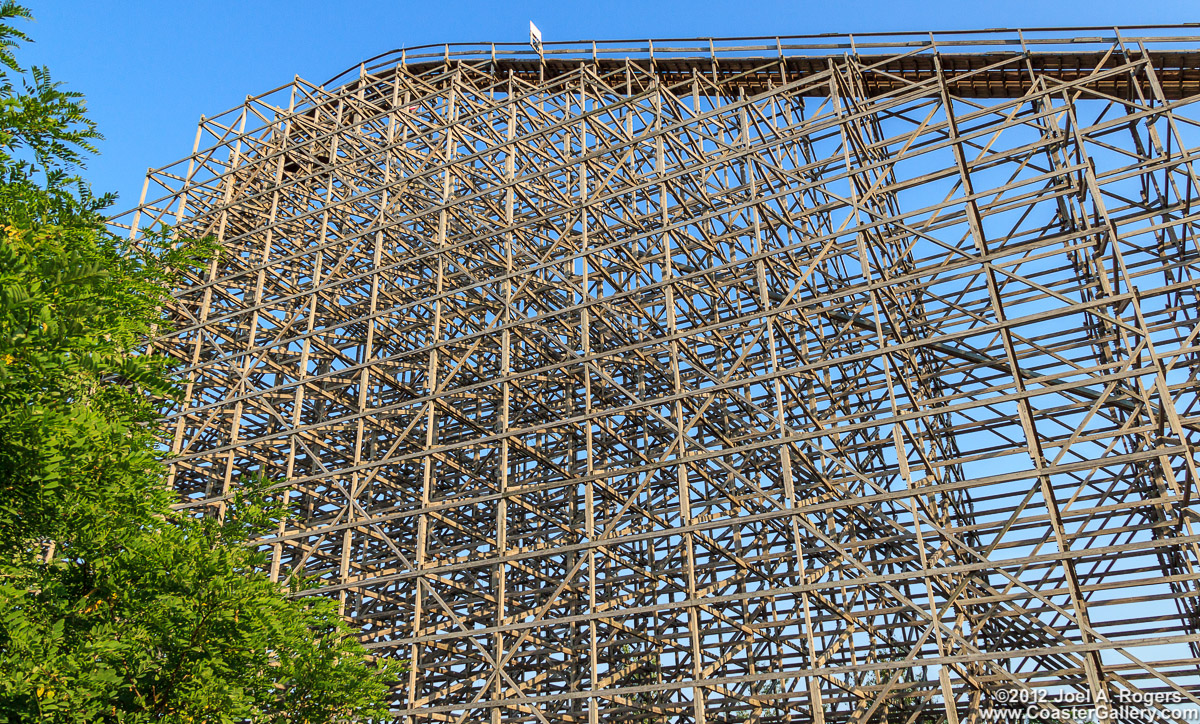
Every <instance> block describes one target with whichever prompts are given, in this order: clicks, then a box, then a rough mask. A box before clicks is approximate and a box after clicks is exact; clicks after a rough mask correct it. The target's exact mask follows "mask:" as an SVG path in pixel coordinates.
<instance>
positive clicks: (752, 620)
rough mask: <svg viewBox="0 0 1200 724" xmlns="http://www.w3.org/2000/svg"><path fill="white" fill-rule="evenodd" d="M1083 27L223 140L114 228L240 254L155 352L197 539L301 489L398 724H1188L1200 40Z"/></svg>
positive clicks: (333, 114)
mask: <svg viewBox="0 0 1200 724" xmlns="http://www.w3.org/2000/svg"><path fill="white" fill-rule="evenodd" d="M1160 30H1162V29H1160ZM1094 32H1099V31H1094V30H1087V29H1085V30H1083V31H1078V32H1076V31H1066V30H1057V31H1020V32H1018V31H988V32H980V33H943V34H934V35H929V34H926V35H924V36H887V37H875V36H853V37H852V36H846V37H838V36H820V37H811V38H771V39H733V40H716V39H714V40H708V39H705V40H704V41H702V42H701V41H662V40H655V41H653V42H652V43H648V44H643V45H636V44H634V45H632V46H631V45H630V44H629V43H620V42H618V43H609V44H604V43H597V42H592V41H587V42H580V43H559V44H556V43H550V42H547V43H546V44H545V46H544V54H543V55H541V56H539V55H537V54H534V53H533V52H532V51H531V50H529V49H525V50H521V49H519V48H516V47H514V46H497V45H476V46H453V45H446V46H438V47H437V48H436V49H434V50H431V51H430V52H428V53H423V52H421V50H420V49H411V48H410V49H405V50H404V51H396V52H395V53H391V54H387V55H385V56H383V57H380V58H377V59H373V60H372V61H369V62H367V63H364V64H362V65H360V66H356V67H355V70H354V72H352V73H347V74H345V75H343V76H341V77H339V78H336V79H334V80H332V81H330V82H328V83H326V84H323V85H316V84H312V83H308V82H306V81H303V80H300V79H296V80H295V81H294V82H292V83H289V84H287V85H286V86H283V87H282V88H279V89H276V90H274V91H271V92H269V93H266V94H264V95H261V96H256V97H252V98H249V99H247V101H246V102H245V103H244V104H243V105H241V106H239V107H237V108H235V109H233V110H231V111H229V112H227V113H224V114H220V115H217V116H214V117H211V118H204V119H202V120H201V123H200V129H199V136H198V139H197V143H196V146H195V150H194V152H193V153H192V154H191V155H189V156H188V157H187V158H185V159H183V160H182V161H180V162H178V163H176V164H173V165H171V166H167V167H164V168H161V169H157V170H154V171H151V172H150V174H149V178H148V186H147V189H148V195H146V196H144V197H143V202H142V204H141V205H140V206H139V207H138V208H137V209H135V210H133V211H132V212H130V213H129V214H127V215H123V216H121V217H117V218H115V219H113V220H112V223H113V226H114V228H118V229H122V230H123V232H124V233H127V234H130V235H131V236H133V237H135V238H136V237H139V235H140V234H141V233H142V230H143V229H146V228H150V227H154V226H156V225H157V224H159V223H160V222H164V221H170V222H177V227H176V228H177V232H176V233H178V234H180V235H184V236H204V235H212V236H214V237H216V238H217V239H218V240H219V242H220V244H221V246H222V248H223V250H224V251H223V254H222V256H221V257H220V258H219V259H218V260H216V261H214V263H212V264H211V265H209V266H208V267H207V268H206V269H205V270H204V273H202V274H197V275H194V276H192V277H189V278H188V279H186V281H185V283H184V284H183V285H182V286H181V287H180V288H179V289H178V290H177V293H176V295H175V304H174V306H173V308H172V309H171V313H172V316H173V318H174V320H175V323H176V326H175V329H174V330H173V331H171V332H169V333H167V334H165V335H164V336H162V337H161V338H160V339H158V340H156V342H155V346H156V349H157V350H158V351H161V352H162V353H166V354H169V355H171V356H173V357H175V358H177V359H178V360H179V361H180V364H181V369H182V371H183V374H184V375H185V376H186V380H187V387H186V398H185V399H184V400H183V401H182V402H181V403H180V404H179V405H178V406H177V407H174V408H172V409H169V410H166V411H165V412H164V420H165V424H166V429H167V430H168V431H169V436H168V441H167V444H169V445H170V446H171V454H172V459H171V461H172V467H171V482H172V484H173V485H174V486H175V488H176V489H177V490H178V491H179V493H180V494H181V496H182V498H181V499H182V502H181V505H182V506H185V507H191V508H195V509H196V510H198V511H201V510H203V511H213V512H217V513H219V512H220V511H221V510H223V508H224V501H225V500H226V499H227V498H228V497H229V496H230V495H232V493H233V491H234V490H235V489H236V487H237V485H238V484H239V481H240V480H242V479H244V478H245V476H246V475H248V474H252V473H256V472H261V473H264V474H266V475H268V476H270V477H272V478H275V479H277V480H279V481H280V482H279V484H278V485H279V488H280V490H281V491H283V493H284V494H286V496H287V497H288V499H289V500H291V501H292V502H293V503H295V504H296V505H297V510H298V516H297V518H296V519H294V520H290V521H287V522H286V523H285V524H284V525H283V526H282V527H281V528H280V529H279V530H278V531H276V532H275V534H274V535H272V536H269V537H267V538H265V539H264V540H263V541H262V542H263V545H264V546H266V547H267V548H269V550H270V551H271V564H270V565H271V567H270V571H271V575H273V576H275V577H278V578H284V577H286V576H289V575H292V574H301V575H305V576H310V577H314V578H315V580H316V581H317V582H318V584H319V585H317V586H316V587H315V588H313V589H312V590H309V591H305V592H304V595H326V596H331V597H334V598H336V599H338V600H339V601H340V602H341V605H342V607H343V611H344V613H345V615H346V616H348V617H350V618H351V619H352V620H354V621H355V622H356V623H357V624H359V625H360V626H361V629H362V635H363V638H364V641H365V642H366V643H367V645H368V646H369V647H371V648H372V649H373V650H375V651H376V652H377V653H379V654H380V655H384V656H391V657H396V658H402V659H405V660H408V661H409V662H410V670H409V672H408V673H407V674H405V676H404V678H403V680H402V681H399V682H397V683H396V687H395V690H394V697H395V698H394V701H393V705H394V711H395V718H396V720H397V721H403V722H425V721H447V722H480V721H483V720H484V719H485V718H486V719H487V720H490V721H491V722H493V723H494V724H500V723H501V722H531V723H532V722H581V723H582V722H587V723H588V724H599V722H621V721H627V722H638V723H645V722H663V723H665V722H694V723H696V724H715V723H717V722H733V721H746V722H793V723H798V722H817V723H818V724H834V723H835V722H837V723H841V722H846V723H851V722H868V721H885V720H886V721H889V722H890V721H897V722H914V723H915V722H934V721H947V722H953V723H954V724H958V723H959V722H963V723H965V722H977V721H980V711H981V710H983V709H985V708H987V707H988V706H991V705H993V703H994V702H995V701H996V698H995V697H996V692H997V691H998V690H1000V689H1005V690H1010V691H1021V690H1036V689H1046V690H1049V691H1058V690H1070V691H1075V692H1078V693H1080V694H1081V695H1084V696H1087V697H1089V698H1090V699H1092V700H1100V699H1106V700H1108V701H1111V702H1119V701H1124V700H1126V699H1128V698H1129V697H1130V696H1132V695H1134V694H1138V693H1142V692H1158V693H1160V694H1170V695H1171V696H1173V697H1176V698H1177V700H1178V701H1180V702H1183V703H1185V704H1193V705H1196V706H1200V590H1198V586H1200V509H1198V508H1200V491H1197V490H1196V486H1197V484H1198V482H1197V478H1198V475H1197V465H1198V460H1197V450H1198V448H1200V299H1198V298H1197V294H1198V289H1200V234H1198V227H1200V183H1198V179H1197V170H1196V162H1197V158H1198V156H1200V105H1198V104H1197V103H1196V101H1197V100H1198V99H1200V37H1193V36H1189V35H1187V34H1186V33H1187V32H1194V30H1189V29H1187V28H1174V29H1166V30H1165V31H1163V32H1166V33H1167V34H1165V35H1157V36H1147V35H1145V34H1144V33H1143V34H1142V35H1139V34H1138V33H1140V32H1142V31H1141V30H1139V29H1132V30H1131V29H1106V30H1104V31H1103V32H1100V34H1099V35H1095V34H1091V33H1094ZM1113 721H1115V719H1113Z"/></svg>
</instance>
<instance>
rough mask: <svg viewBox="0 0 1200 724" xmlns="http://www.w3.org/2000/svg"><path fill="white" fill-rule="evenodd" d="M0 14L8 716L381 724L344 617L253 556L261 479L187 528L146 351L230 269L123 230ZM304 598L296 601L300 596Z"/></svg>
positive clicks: (263, 493) (382, 688) (202, 247)
mask: <svg viewBox="0 0 1200 724" xmlns="http://www.w3.org/2000/svg"><path fill="white" fill-rule="evenodd" d="M28 17H29V14H28V12H27V11H26V10H25V9H24V8H21V7H19V6H17V5H14V4H13V3H11V2H4V3H3V4H0V714H2V715H3V716H4V717H6V718H7V720H8V721H14V722H23V721H31V722H32V721H38V722H150V721H154V722H241V721H254V722H264V721H266V722H274V721H279V722H283V721H288V722H328V721H333V720H337V719H342V718H357V719H363V720H365V719H378V718H381V717H384V716H386V712H387V708H386V698H387V691H388V682H389V681H390V680H391V679H392V678H394V677H395V675H396V674H397V673H398V667H396V666H395V665H394V664H387V663H384V662H374V661H372V660H371V657H369V656H368V655H367V652H366V651H365V649H364V648H363V647H362V645H361V644H360V643H359V642H358V640H357V639H356V638H355V636H354V635H353V631H352V630H350V629H349V628H348V627H347V626H346V624H345V623H344V622H343V621H342V620H341V618H340V617H339V616H338V612H337V607H336V605H335V603H334V602H332V601H329V600H326V599H324V598H321V597H318V596H312V597H304V598H292V597H289V596H288V595H287V593H289V591H288V590H286V589H285V588H283V587H281V586H280V584H278V583H273V582H271V581H270V580H269V579H268V577H267V576H266V575H264V574H263V573H262V568H263V563H264V556H263V554H262V553H260V552H259V551H258V550H256V549H255V547H254V545H253V544H252V543H251V541H254V540H256V536H258V535H261V534H264V533H266V532H268V531H270V530H272V529H274V527H275V525H276V524H277V523H278V520H279V518H280V516H283V515H286V514H287V511H285V510H282V509H281V508H280V507H279V506H278V505H276V504H275V503H274V501H273V500H272V498H271V496H270V494H269V493H268V492H267V490H268V486H266V485H265V484H264V482H263V481H261V480H253V479H252V480H248V481H246V482H245V484H244V485H243V489H244V491H245V492H244V493H243V494H239V495H238V496H237V497H236V499H235V500H234V501H233V502H232V504H231V506H230V507H229V510H228V513H227V515H226V517H225V518H224V519H223V521H221V522H218V521H216V520H213V519H210V518H194V517H188V516H185V515H181V514H180V513H177V512H175V511H173V510H172V508H171V504H172V503H173V502H175V496H174V495H173V493H172V492H171V491H169V490H168V489H167V488H166V486H165V479H164V469H165V468H164V464H163V462H162V460H161V455H160V453H159V452H158V450H159V449H160V448H159V447H158V443H159V442H160V441H161V438H160V435H161V431H160V430H159V429H158V427H157V426H156V424H155V420H156V418H157V416H158V411H159V410H160V409H162V405H163V404H164V403H165V402H167V401H168V400H170V399H171V398H172V397H174V396H177V395H178V394H179V390H178V387H177V385H176V384H175V381H174V379H173V377H172V364H171V362H170V361H169V360H168V359H167V358H165V357H163V356H161V355H158V356H156V355H150V354H145V353H144V351H145V344H146V340H147V338H148V336H149V334H150V333H151V332H152V330H153V329H154V328H155V325H160V326H161V325H162V324H164V322H165V320H164V319H163V318H162V313H161V311H160V310H161V308H162V305H163V304H164V303H165V302H166V301H167V300H168V298H169V290H170V288H171V284H172V281H173V279H174V276H173V274H174V272H173V271H172V270H180V269H185V268H188V267H189V266H192V265H196V264H200V263H202V262H203V260H204V259H205V258H208V257H210V256H211V255H212V254H214V253H217V250H216V249H215V248H214V247H213V245H212V244H211V243H209V242H203V241H202V242H189V243H179V242H173V241H170V237H169V236H168V235H167V234H165V233H164V234H163V235H161V236H160V237H157V238H158V242H159V243H157V244H156V245H155V246H157V247H158V248H154V249H152V248H149V246H150V245H146V244H141V245H138V246H137V247H136V248H135V247H132V246H130V245H128V244H126V243H123V242H122V241H121V240H119V239H118V238H116V237H115V236H113V235H112V234H109V233H108V232H107V231H106V230H105V227H104V224H103V217H102V215H101V211H102V209H103V208H105V206H106V205H108V204H109V203H111V201H112V198H111V197H110V196H104V197H99V198H97V197H95V196H93V195H92V194H91V192H90V191H89V190H88V187H87V185H86V184H85V183H84V182H83V181H82V180H81V179H80V178H79V176H78V175H77V169H78V168H80V167H81V164H82V161H83V160H84V158H85V156H86V155H87V154H89V153H93V152H94V150H95V149H94V148H93V146H92V143H93V141H95V140H96V139H98V138H99V134H98V133H97V130H96V127H95V125H94V124H93V123H92V122H91V121H90V120H89V119H88V118H87V116H86V112H85V111H86V109H85V105H84V101H83V98H82V97H81V96H80V95H79V94H76V93H71V92H67V91H65V90H64V89H62V88H61V87H60V86H59V85H58V84H56V83H54V82H53V81H52V80H51V78H50V75H49V73H48V72H47V71H46V70H45V69H44V68H32V69H29V70H28V71H25V70H22V69H21V68H20V67H19V66H18V64H17V61H16V57H15V55H14V51H15V50H16V49H17V48H18V47H19V44H20V43H22V42H23V41H25V40H27V38H26V37H25V36H24V35H23V34H22V33H21V31H20V30H19V29H17V28H16V27H14V22H17V21H20V20H21V19H25V18H28ZM288 585H289V586H290V587H294V586H296V585H298V584H297V583H295V582H292V583H289V584H288Z"/></svg>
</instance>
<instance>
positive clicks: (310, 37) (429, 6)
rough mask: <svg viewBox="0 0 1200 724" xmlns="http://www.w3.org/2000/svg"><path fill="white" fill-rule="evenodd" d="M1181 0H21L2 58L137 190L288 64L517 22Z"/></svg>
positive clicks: (97, 175)
mask: <svg viewBox="0 0 1200 724" xmlns="http://www.w3.org/2000/svg"><path fill="white" fill-rule="evenodd" d="M1198 8H1200V4H1197V3H1196V2H1195V0H1123V1H1121V2H1117V1H1115V0H1000V1H997V2H991V1H989V0H982V1H975V0H964V1H960V2H955V1H953V0H927V1H925V2H913V1H912V0H870V1H869V2H838V0H792V1H790V2H781V1H773V2H765V1H764V2H756V1H755V0H724V1H718V2H714V1H712V0H694V1H693V2H681V1H679V0H671V1H670V2H654V1H653V0H622V1H620V2H603V1H600V0H597V1H595V2H579V3H573V2H520V1H516V2H514V1H512V0H490V1H486V2H485V1H481V0H424V1H421V2H403V1H393V2H356V3H339V2H335V1H332V0H325V1H321V2H317V1H313V0H286V1H282V0H271V1H269V2H268V1H265V0H237V1H232V0H209V1H208V2H175V1H172V0H166V1H162V0H160V1H159V2H143V1H138V0H124V1H122V2H114V1H111V0H103V1H98V0H90V1H86V2H85V1H83V0H60V1H58V2H53V3H44V4H35V5H33V6H32V10H33V12H34V15H35V16H36V18H37V20H36V22H35V23H33V24H31V25H30V26H29V27H28V28H27V30H28V31H29V32H30V34H31V35H32V36H33V38H34V39H35V41H36V43H35V45H33V46H29V47H28V48H27V49H26V50H25V51H24V52H23V53H22V54H21V55H19V56H18V57H19V58H21V59H22V60H24V62H26V63H37V64H43V65H47V66H49V67H50V70H51V73H52V74H53V76H54V77H55V78H56V79H57V80H61V81H65V82H66V84H67V86H68V87H70V88H71V89H74V90H79V91H82V92H83V93H84V94H86V95H87V98H88V103H89V107H90V109H91V113H92V117H93V118H95V120H96V121H97V122H98V123H99V124H100V128H101V131H102V132H103V133H104V134H105V136H106V140H105V141H104V142H103V143H102V144H101V151H102V155H101V156H100V157H98V158H95V159H93V160H92V161H91V162H90V163H89V168H88V173H87V176H88V177H89V178H90V179H91V180H92V182H93V186H94V187H95V189H96V191H117V192H119V193H120V195H121V200H120V201H119V202H118V204H117V206H118V208H120V209H124V208H127V207H129V206H131V205H133V204H135V203H137V199H138V195H139V194H140V192H141V185H142V178H143V176H144V175H145V172H146V169H147V168H148V167H151V166H155V167H157V166H163V165H165V164H167V163H170V162H172V161H175V160H177V159H179V158H181V157H183V156H184V155H186V154H187V153H189V152H190V151H191V145H192V140H193V136H194V134H195V126H196V121H197V120H198V119H199V117H200V115H201V114H210V115H211V114H213V113H217V112H219V111H223V110H226V109H227V108H230V107H232V106H234V105H237V104H239V103H241V101H242V100H243V99H244V98H245V96H246V95H248V94H257V93H260V92H263V91H266V90H269V89H271V88H274V87H276V86H279V85H282V84H284V83H287V82H289V81H290V80H291V78H292V76H293V75H299V76H301V77H302V78H305V79H307V80H311V81H314V82H321V81H324V80H326V79H327V78H329V77H331V76H333V75H335V74H337V73H338V72H340V71H342V70H344V69H345V68H347V67H349V66H352V65H355V64H357V63H358V62H359V61H361V60H364V59H366V58H369V57H371V56H373V55H376V54H378V53H380V52H383V51H385V50H390V49H392V48H399V47H404V46H412V45H422V44H426V43H442V42H458V41H469V42H475V41H495V42H517V41H523V40H525V39H526V37H527V29H528V22H529V20H533V21H534V22H536V23H537V24H538V26H539V27H540V28H541V29H542V31H543V33H544V35H545V39H546V40H577V39H581V38H651V37H707V36H718V37H719V36H743V35H792V34H801V33H824V32H841V33H853V32H869V31H901V30H937V29H950V28H964V29H965V28H993V27H1017V26H1021V27H1031V26H1047V25H1111V24H1125V25H1131V24H1139V23H1177V22H1188V21H1197V20H1200V12H1197V10H1198Z"/></svg>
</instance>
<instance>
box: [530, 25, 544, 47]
mask: <svg viewBox="0 0 1200 724" xmlns="http://www.w3.org/2000/svg"><path fill="white" fill-rule="evenodd" d="M529 45H530V46H532V47H533V49H534V51H536V52H537V54H538V55H541V54H542V31H540V30H538V26H536V25H534V24H533V21H532V20H530V21H529Z"/></svg>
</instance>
